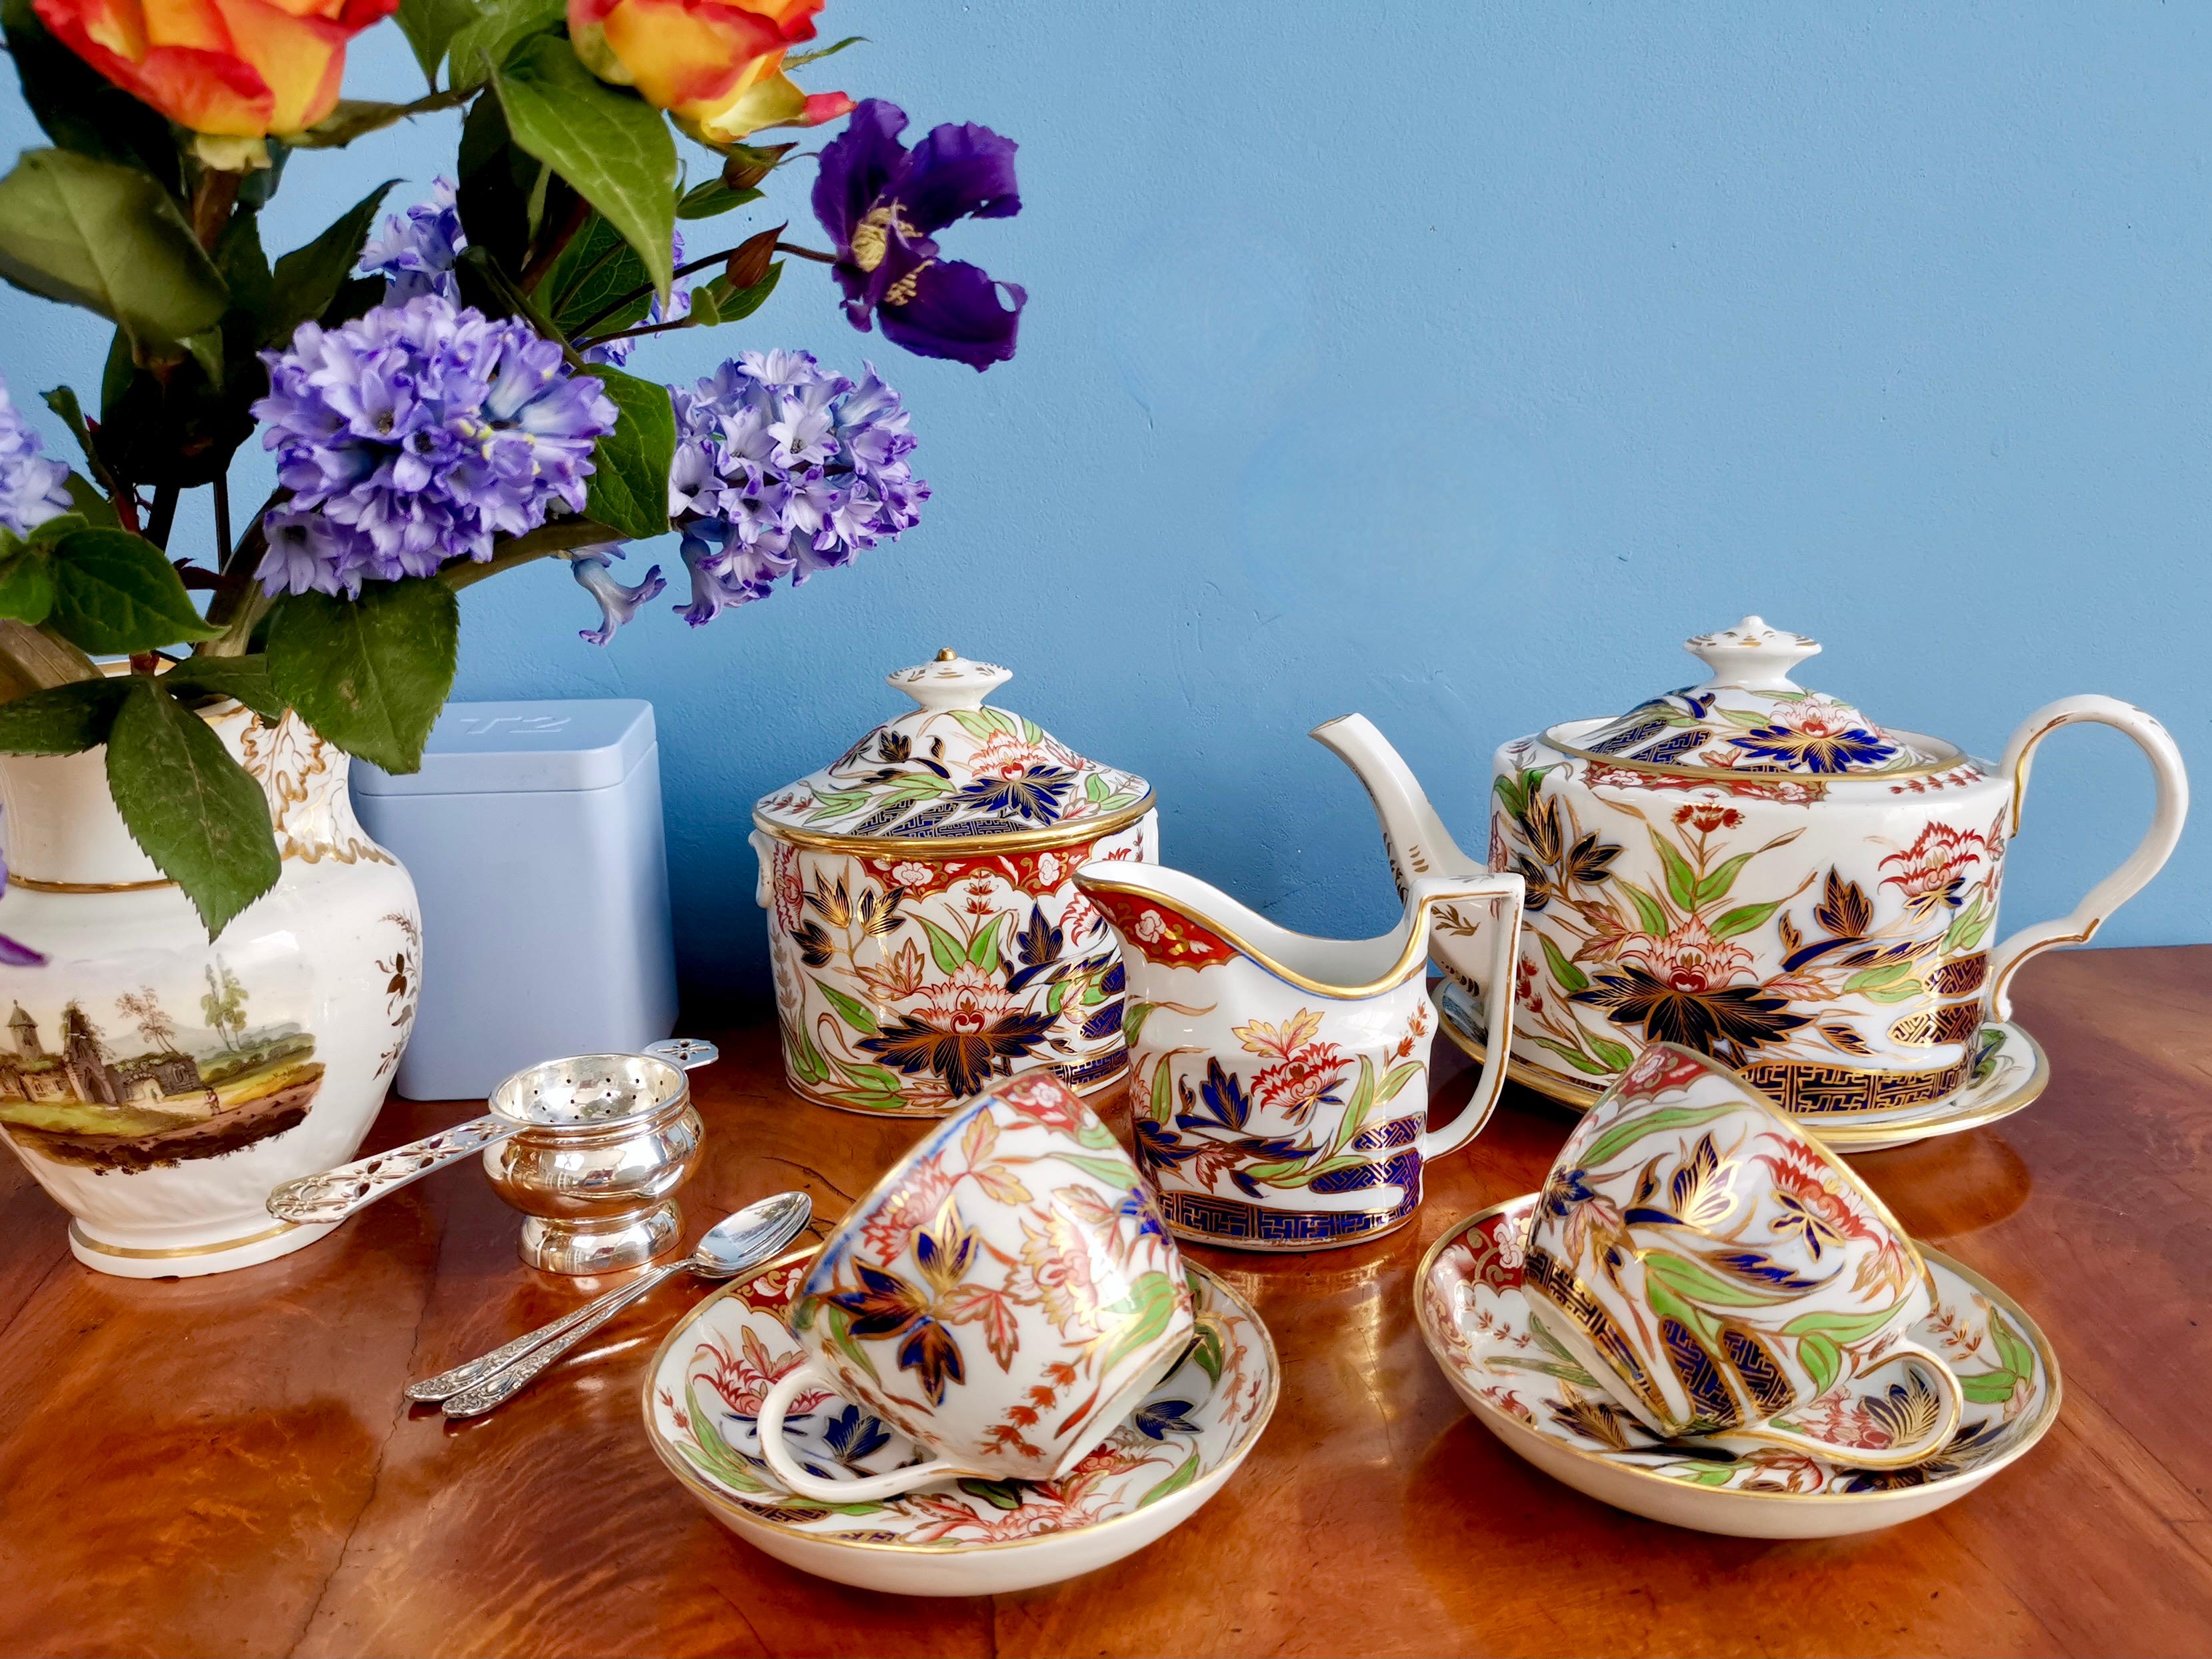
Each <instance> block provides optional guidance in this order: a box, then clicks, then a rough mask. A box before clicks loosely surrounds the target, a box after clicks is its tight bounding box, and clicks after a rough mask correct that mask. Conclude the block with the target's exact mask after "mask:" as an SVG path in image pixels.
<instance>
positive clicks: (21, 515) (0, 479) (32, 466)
mask: <svg viewBox="0 0 2212 1659" xmlns="http://www.w3.org/2000/svg"><path fill="white" fill-rule="evenodd" d="M39 449H40V444H39V435H38V434H37V433H36V432H33V430H32V429H31V428H29V427H28V426H27V425H26V424H25V423H24V421H23V417H22V416H21V415H19V414H17V413H16V412H15V401H14V399H12V398H9V395H8V383H7V382H6V381H5V380H0V526H5V527H6V528H8V529H9V530H12V531H15V532H16V533H17V534H18V535H21V534H22V533H23V532H27V531H29V530H31V529H33V528H34V527H35V526H39V525H42V524H44V523H45V522H46V520H49V519H51V518H53V517H54V516H56V515H57V514H58V513H66V512H68V511H69V510H70V493H69V468H68V467H66V466H64V465H63V464H62V463H61V462H59V461H56V460H49V459H47V458H46V456H44V455H42V454H40V453H39Z"/></svg>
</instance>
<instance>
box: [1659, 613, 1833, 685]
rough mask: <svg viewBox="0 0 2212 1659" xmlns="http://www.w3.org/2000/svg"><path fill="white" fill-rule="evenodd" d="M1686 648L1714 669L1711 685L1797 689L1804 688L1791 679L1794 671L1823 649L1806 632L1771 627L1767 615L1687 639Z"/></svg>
mask: <svg viewBox="0 0 2212 1659" xmlns="http://www.w3.org/2000/svg"><path fill="white" fill-rule="evenodd" d="M1684 648H1685V649H1686V650H1687V651H1688V652H1689V653H1691V655H1692V656H1694V657H1696V658H1698V659H1699V660H1700V661H1702V662H1703V663H1704V664H1705V666H1706V667H1707V668H1709V669H1711V671H1712V677H1711V678H1710V679H1708V680H1707V681H1706V682H1705V685H1707V686H1721V685H1735V686H1741V687H1742V688H1743V689H1744V690H1747V691H1797V690H1802V689H1803V688H1802V687H1801V686H1799V685H1798V684H1796V681H1794V680H1792V679H1791V678H1790V670H1791V669H1793V668H1795V667H1796V665H1798V664H1799V663H1801V662H1802V661H1804V660H1805V659H1806V658H1808V657H1809V656H1812V655H1813V654H1814V653H1815V652H1817V651H1819V650H1820V641H1818V640H1812V639H1808V638H1806V636H1805V635H1802V634H1787V633H1784V631H1783V630H1782V629H1778V628H1769V627H1768V626H1767V625H1766V621H1765V618H1764V617H1745V618H1744V619H1743V620H1742V621H1741V622H1740V623H1737V624H1736V625H1735V627H1734V628H1723V629H1720V630H1719V631H1718V632H1717V633H1713V634H1699V635H1697V636H1696V637H1695V638H1693V639H1690V640H1687V641H1684ZM1703 689H1704V687H1700V688H1699V690H1703Z"/></svg>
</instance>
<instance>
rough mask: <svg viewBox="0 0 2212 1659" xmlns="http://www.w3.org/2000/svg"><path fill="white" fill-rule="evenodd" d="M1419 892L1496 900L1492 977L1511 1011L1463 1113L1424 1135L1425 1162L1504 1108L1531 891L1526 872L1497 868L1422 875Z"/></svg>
mask: <svg viewBox="0 0 2212 1659" xmlns="http://www.w3.org/2000/svg"><path fill="white" fill-rule="evenodd" d="M1413 891H1414V895H1415V896H1416V897H1417V898H1418V899H1419V900H1420V901H1421V902H1422V903H1423V904H1424V905H1425V906H1433V905H1435V904H1437V903H1439V902H1444V901H1447V900H1450V899H1460V898H1464V899H1475V900H1484V901H1487V902H1488V903H1489V905H1490V931H1491V941H1490V982H1491V983H1492V985H1503V986H1505V987H1509V988H1508V994H1507V996H1506V1000H1505V1012H1504V1014H1503V1015H1501V1016H1498V1018H1494V1019H1493V1020H1492V1027H1493V1030H1492V1032H1491V1038H1490V1040H1491V1044H1492V1047H1491V1049H1490V1053H1491V1056H1492V1058H1491V1060H1490V1062H1489V1063H1488V1064H1487V1065H1486V1066H1484V1067H1483V1068H1482V1081H1481V1082H1480V1083H1478V1084H1476V1085H1475V1087H1474V1095H1473V1096H1472V1097H1470V1098H1469V1099H1468V1103H1467V1104H1466V1105H1465V1106H1464V1107H1462V1109H1460V1115H1458V1116H1457V1117H1455V1118H1454V1119H1453V1120H1452V1121H1451V1122H1450V1123H1449V1124H1447V1125H1446V1126H1445V1127H1443V1128H1442V1129H1432V1130H1431V1131H1430V1132H1429V1133H1426V1134H1425V1135H1423V1136H1422V1137H1421V1161H1422V1162H1423V1163H1424V1164H1426V1163H1428V1162H1430V1161H1431V1160H1432V1159H1435V1158H1442V1157H1443V1155H1444V1154H1445V1153H1446V1152H1455V1151H1457V1150H1458V1149H1459V1148H1460V1147H1462V1146H1466V1145H1467V1143H1468V1141H1470V1140H1472V1139H1474V1138H1475V1136H1477V1135H1479V1134H1480V1133H1482V1127H1483V1125H1484V1124H1486V1123H1487V1122H1489V1121H1490V1115H1491V1113H1492V1112H1493V1111H1495V1110H1496V1109H1497V1108H1498V1096H1499V1094H1501V1093H1502V1092H1503V1091H1504V1088H1505V1059H1504V1056H1505V1054H1507V1052H1508V1051H1509V1050H1510V1048H1511V1046H1512V1042H1513V1000H1512V996H1511V994H1510V987H1511V986H1512V983H1513V970H1514V964H1515V963H1516V961H1518V960H1519V957H1520V954H1521V916H1522V902H1523V901H1524V900H1525V899H1526V897H1527V896H1528V883H1527V882H1526V881H1525V880H1524V879H1523V878H1521V877H1520V876H1517V875H1514V874H1512V873H1510V872H1505V871H1497V872H1492V873H1491V874H1489V875H1486V876H1475V877H1472V878H1468V879H1467V880H1464V881H1462V880H1456V879H1449V878H1437V877H1425V878H1416V879H1415V882H1414V886H1413Z"/></svg>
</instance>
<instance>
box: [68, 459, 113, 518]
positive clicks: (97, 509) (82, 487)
mask: <svg viewBox="0 0 2212 1659" xmlns="http://www.w3.org/2000/svg"><path fill="white" fill-rule="evenodd" d="M69 493H70V501H71V502H72V503H73V504H74V505H75V509H76V510H75V513H74V515H73V516H75V517H76V518H80V519H82V520H84V521H85V522H86V523H87V524H88V525H99V526H103V527H104V528H106V529H110V530H112V529H113V528H115V526H116V524H117V520H116V517H115V503H114V502H112V501H109V500H108V499H107V497H106V496H105V495H101V494H100V490H99V488H98V487H97V486H96V485H94V483H93V482H92V481H91V480H90V479H89V478H87V477H85V476H84V475H83V474H82V473H81V472H72V473H70V475H69Z"/></svg>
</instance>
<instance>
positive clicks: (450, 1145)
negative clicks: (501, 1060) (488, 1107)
mask: <svg viewBox="0 0 2212 1659" xmlns="http://www.w3.org/2000/svg"><path fill="white" fill-rule="evenodd" d="M528 1127H530V1126H529V1125H528V1124H527V1123H524V1122H521V1121H518V1120H516V1119H514V1118H508V1117H497V1116H489V1115H487V1116H484V1117H474V1118H471V1119H470V1120H469V1121H467V1122H466V1123H458V1124H455V1125H454V1126H453V1127H452V1128H450V1129H446V1130H442V1131H441V1132H440V1133H437V1134H435V1135H428V1136H426V1137H425V1138H423V1139H421V1140H410V1141H409V1142H408V1143H407V1144H406V1145H405V1146H394V1147H393V1148H392V1150H391V1151H390V1152H379V1153H377V1155H376V1156H375V1157H374V1158H359V1159H356V1161H355V1162H353V1163H351V1164H340V1165H339V1166H338V1167H337V1169H335V1170H324V1171H323V1172H322V1173H321V1174H320V1175H311V1176H301V1177H300V1178H299V1179H298V1180H297V1181H288V1182H285V1183H284V1184H283V1186H281V1187H279V1188H276V1190H275V1191H274V1192H272V1193H270V1194H269V1213H270V1214H271V1215H273V1216H275V1217H276V1218H278V1219H279V1220H281V1221H311V1222H323V1221H343V1220H344V1219H345V1218H347V1217H348V1216H349V1215H351V1214H352V1213H353V1212H355V1211H356V1210H359V1209H362V1208H365V1207H366V1206H368V1205H371V1204H374V1202H376V1200H378V1199H380V1198H382V1197H383V1196H384V1195H385V1194H386V1193H390V1192H396V1191H397V1190H398V1188H402V1187H404V1186H405V1185H406V1184H407V1183H408V1182H410V1181H419V1180H420V1179H422V1176H426V1175H428V1174H429V1173H430V1171H431V1170H442V1169H443V1168H445V1166H446V1165H447V1164H452V1163H454V1162H456V1161H458V1160H459V1159H461V1158H466V1157H467V1156H468V1155H469V1154H470V1153H471V1152H482V1151H483V1149H484V1148H485V1147H487V1146H497V1145H498V1144H499V1143H500V1142H501V1141H502V1140H506V1139H510V1138H512V1137H513V1136H515V1135H519V1134H520V1133H522V1132H523V1131H524V1130H525V1129H526V1128H528Z"/></svg>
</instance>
